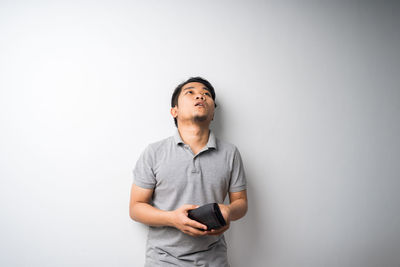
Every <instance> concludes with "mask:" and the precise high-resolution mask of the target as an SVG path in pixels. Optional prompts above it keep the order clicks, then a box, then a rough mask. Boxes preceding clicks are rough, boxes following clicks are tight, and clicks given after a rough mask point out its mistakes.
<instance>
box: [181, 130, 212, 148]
mask: <svg viewBox="0 0 400 267" xmlns="http://www.w3.org/2000/svg"><path fill="white" fill-rule="evenodd" d="M174 140H175V144H177V145H179V144H185V143H184V142H183V140H182V138H181V135H180V134H179V131H178V129H176V130H175V134H174ZM206 147H208V148H215V149H216V148H217V141H216V137H215V135H214V133H213V132H212V131H211V130H210V135H209V136H208V142H207V145H206Z"/></svg>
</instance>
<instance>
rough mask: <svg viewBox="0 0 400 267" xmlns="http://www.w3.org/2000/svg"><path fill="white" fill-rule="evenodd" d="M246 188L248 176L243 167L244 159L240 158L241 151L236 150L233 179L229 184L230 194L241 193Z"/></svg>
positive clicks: (232, 171)
mask: <svg viewBox="0 0 400 267" xmlns="http://www.w3.org/2000/svg"><path fill="white" fill-rule="evenodd" d="M246 188H247V184H246V174H245V171H244V167H243V162H242V157H241V156H240V152H239V150H238V149H237V148H235V152H234V156H233V163H232V170H231V179H230V183H229V192H232V193H233V192H239V191H242V190H245V189H246Z"/></svg>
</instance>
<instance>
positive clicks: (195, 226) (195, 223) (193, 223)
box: [187, 219, 207, 230]
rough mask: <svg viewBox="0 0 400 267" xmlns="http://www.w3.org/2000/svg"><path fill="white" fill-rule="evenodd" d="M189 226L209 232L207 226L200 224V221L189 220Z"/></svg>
mask: <svg viewBox="0 0 400 267" xmlns="http://www.w3.org/2000/svg"><path fill="white" fill-rule="evenodd" d="M187 225H188V226H191V227H194V228H198V229H203V230H207V226H206V225H204V224H201V223H199V222H198V221H195V220H190V219H189V220H188V222H187Z"/></svg>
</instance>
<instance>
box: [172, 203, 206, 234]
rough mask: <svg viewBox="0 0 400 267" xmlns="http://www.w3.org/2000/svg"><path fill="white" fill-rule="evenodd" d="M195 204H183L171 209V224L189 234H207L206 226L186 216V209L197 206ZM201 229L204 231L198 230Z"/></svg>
mask: <svg viewBox="0 0 400 267" xmlns="http://www.w3.org/2000/svg"><path fill="white" fill-rule="evenodd" d="M198 207H199V206H196V205H183V206H181V207H180V208H178V209H176V210H174V211H171V220H172V221H171V222H172V226H174V227H175V228H177V229H179V230H180V231H182V232H183V233H185V234H188V235H190V236H204V235H206V234H207V232H206V230H207V226H205V225H204V224H201V223H199V222H197V221H195V220H192V219H190V218H189V217H188V211H189V210H193V209H196V208H198ZM200 229H203V230H204V231H202V230H200Z"/></svg>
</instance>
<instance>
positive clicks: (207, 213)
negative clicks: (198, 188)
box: [188, 203, 226, 230]
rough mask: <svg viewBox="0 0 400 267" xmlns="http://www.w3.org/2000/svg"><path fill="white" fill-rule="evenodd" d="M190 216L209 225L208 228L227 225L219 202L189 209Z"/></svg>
mask: <svg viewBox="0 0 400 267" xmlns="http://www.w3.org/2000/svg"><path fill="white" fill-rule="evenodd" d="M188 217H189V218H190V219H192V220H195V221H198V222H200V223H202V224H204V225H207V230H211V229H218V228H221V227H222V226H225V225H226V222H225V220H224V217H223V216H222V213H221V210H220V209H219V206H218V204H217V203H210V204H206V205H204V206H201V207H198V208H197V209H193V210H189V211H188Z"/></svg>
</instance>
